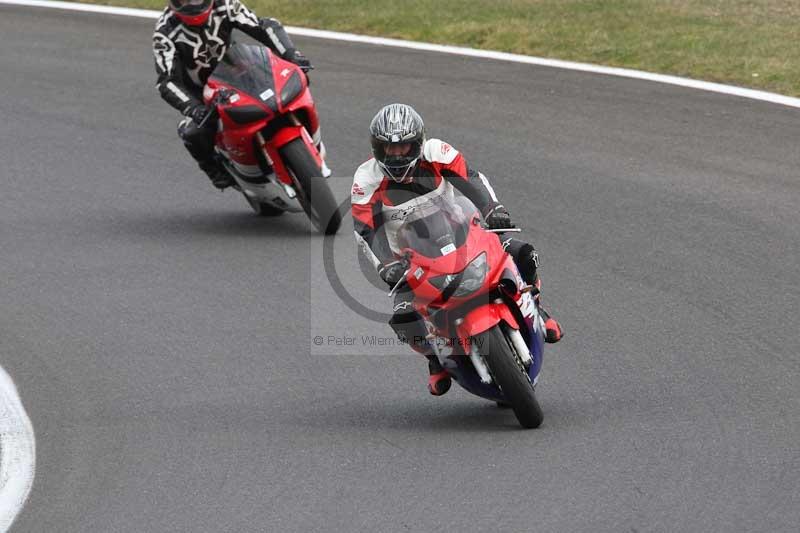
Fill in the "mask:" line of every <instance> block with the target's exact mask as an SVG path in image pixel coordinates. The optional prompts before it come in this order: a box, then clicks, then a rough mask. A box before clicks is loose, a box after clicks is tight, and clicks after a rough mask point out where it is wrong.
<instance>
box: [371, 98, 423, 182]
mask: <svg viewBox="0 0 800 533" xmlns="http://www.w3.org/2000/svg"><path fill="white" fill-rule="evenodd" d="M369 133H370V141H371V142H372V154H373V155H374V156H375V161H377V162H378V165H379V166H380V167H381V169H382V170H383V171H384V172H385V173H386V174H387V175H388V176H389V177H391V178H392V179H393V180H395V181H398V182H401V181H403V180H405V179H406V178H408V177H409V176H410V175H411V172H412V171H413V170H414V169H415V168H416V167H417V164H419V161H420V159H421V158H422V146H423V145H424V144H425V123H423V122H422V117H420V116H419V114H418V113H417V112H416V111H414V108H413V107H411V106H410V105H405V104H391V105H387V106H386V107H384V108H383V109H381V110H380V111H378V114H377V115H375V118H373V119H372V123H371V124H370V125H369ZM391 144H409V145H411V150H410V151H409V152H408V153H407V154H405V155H386V148H387V147H388V146H389V145H391Z"/></svg>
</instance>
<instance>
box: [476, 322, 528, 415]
mask: <svg viewBox="0 0 800 533" xmlns="http://www.w3.org/2000/svg"><path fill="white" fill-rule="evenodd" d="M476 338H477V342H478V348H479V351H480V353H481V355H482V356H483V359H484V360H485V361H486V365H487V366H488V367H489V371H490V372H491V374H492V378H493V379H494V380H495V383H496V384H497V385H498V386H499V387H500V389H501V390H502V391H503V395H504V396H505V398H506V401H507V402H508V404H509V405H510V406H511V408H512V409H513V410H514V415H515V416H516V417H517V420H518V421H519V423H520V425H521V426H522V427H524V428H538V427H539V426H540V425H541V424H542V421H543V420H544V413H543V412H542V408H541V407H540V406H539V402H538V400H537V399H536V394H535V393H534V391H533V384H532V383H531V380H530V378H529V377H528V373H527V371H526V370H525V365H523V363H522V361H521V360H520V358H519V357H518V356H517V353H516V352H515V351H514V349H513V348H512V346H511V343H510V342H509V340H508V339H507V338H506V336H505V334H504V333H503V330H502V329H501V328H500V325H497V326H495V327H493V328H492V329H490V330H488V331H485V332H483V333H481V334H480V335H477V336H476Z"/></svg>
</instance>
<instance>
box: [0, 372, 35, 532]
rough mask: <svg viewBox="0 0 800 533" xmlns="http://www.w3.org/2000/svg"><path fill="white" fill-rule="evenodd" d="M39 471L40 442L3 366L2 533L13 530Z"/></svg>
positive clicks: (0, 408)
mask: <svg viewBox="0 0 800 533" xmlns="http://www.w3.org/2000/svg"><path fill="white" fill-rule="evenodd" d="M35 472H36V439H35V436H34V433H33V425H32V424H31V421H30V419H29V418H28V414H27V413H26V412H25V408H24V407H23V406H22V402H21V401H20V399H19V394H18V393H17V387H16V386H15V385H14V382H13V381H12V380H11V377H10V376H9V375H8V373H7V372H6V371H5V370H4V369H3V367H0V531H2V532H5V531H8V530H9V528H11V524H12V523H14V519H16V517H17V515H18V514H19V512H20V511H21V510H22V507H23V506H24V505H25V501H26V500H27V499H28V494H30V491H31V488H32V487H33V478H34V475H35Z"/></svg>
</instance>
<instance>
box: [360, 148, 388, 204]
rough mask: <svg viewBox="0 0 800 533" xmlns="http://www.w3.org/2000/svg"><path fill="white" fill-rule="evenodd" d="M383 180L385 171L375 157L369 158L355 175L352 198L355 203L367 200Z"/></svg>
mask: <svg viewBox="0 0 800 533" xmlns="http://www.w3.org/2000/svg"><path fill="white" fill-rule="evenodd" d="M382 181H383V172H381V169H380V168H379V167H378V163H377V162H376V161H375V159H374V158H373V159H369V160H368V161H365V162H364V163H362V164H361V166H360V167H358V169H356V172H355V174H354V175H353V191H352V200H353V202H355V203H361V202H367V201H369V199H370V198H372V195H373V193H374V192H375V191H377V190H378V189H379V188H380V186H381V182H382Z"/></svg>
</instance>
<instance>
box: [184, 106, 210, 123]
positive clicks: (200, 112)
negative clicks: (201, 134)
mask: <svg viewBox="0 0 800 533" xmlns="http://www.w3.org/2000/svg"><path fill="white" fill-rule="evenodd" d="M183 114H184V115H186V116H187V117H189V118H190V119H192V121H193V122H194V123H195V124H196V125H198V126H199V125H200V124H202V123H203V121H204V120H205V118H206V116H208V108H207V107H206V106H205V105H204V104H193V105H190V106H189V107H187V108H186V109H185V110H184V111H183Z"/></svg>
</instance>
